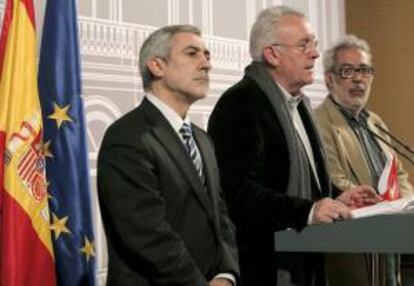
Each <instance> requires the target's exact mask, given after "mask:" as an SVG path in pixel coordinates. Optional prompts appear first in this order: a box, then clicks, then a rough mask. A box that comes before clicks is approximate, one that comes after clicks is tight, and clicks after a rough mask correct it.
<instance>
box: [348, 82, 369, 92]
mask: <svg viewBox="0 0 414 286" xmlns="http://www.w3.org/2000/svg"><path fill="white" fill-rule="evenodd" d="M349 90H350V91H363V92H364V91H365V90H366V86H365V85H363V84H355V85H353V86H352V87H351V88H350V89H349Z"/></svg>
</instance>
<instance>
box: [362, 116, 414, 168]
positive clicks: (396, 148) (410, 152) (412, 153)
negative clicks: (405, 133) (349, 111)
mask: <svg viewBox="0 0 414 286" xmlns="http://www.w3.org/2000/svg"><path fill="white" fill-rule="evenodd" d="M361 115H362V116H363V117H364V119H363V120H362V122H363V124H361V125H362V126H363V127H364V129H366V130H367V131H368V132H369V133H370V134H371V135H372V136H374V137H375V138H377V139H378V140H380V141H381V142H382V143H384V144H385V145H387V146H388V147H390V148H391V149H393V150H394V151H395V152H396V153H397V154H399V155H401V156H402V157H404V158H405V159H407V161H409V162H410V163H411V164H412V165H414V160H413V159H412V158H411V157H410V156H414V150H413V149H412V148H411V147H410V146H408V145H407V144H405V143H404V142H402V141H401V140H400V139H398V138H397V137H396V136H395V135H394V134H392V133H391V132H389V131H388V130H387V129H385V128H384V127H382V126H381V125H379V124H378V123H375V124H374V125H375V127H377V128H378V129H379V130H380V131H381V132H383V133H385V134H386V135H388V136H389V137H390V138H391V139H392V140H393V141H394V142H395V143H397V144H398V145H394V144H392V143H391V142H389V141H387V140H386V139H385V138H383V137H382V136H380V135H378V134H377V133H376V132H374V131H372V130H371V128H369V126H368V124H367V119H368V117H369V114H368V113H363V112H362V113H361ZM401 147H403V148H404V150H406V152H408V154H406V153H405V152H404V151H402V150H401ZM409 155H410V156H409Z"/></svg>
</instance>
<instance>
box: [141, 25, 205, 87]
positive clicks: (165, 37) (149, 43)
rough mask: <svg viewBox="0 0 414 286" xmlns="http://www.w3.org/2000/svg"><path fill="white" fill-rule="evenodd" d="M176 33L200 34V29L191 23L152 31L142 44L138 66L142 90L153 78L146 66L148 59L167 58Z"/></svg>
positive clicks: (148, 85)
mask: <svg viewBox="0 0 414 286" xmlns="http://www.w3.org/2000/svg"><path fill="white" fill-rule="evenodd" d="M178 33H192V34H195V35H198V36H201V31H200V29H198V28H197V27H195V26H193V25H172V26H165V27H162V28H160V29H158V30H156V31H154V32H153V33H151V34H150V35H149V36H148V38H147V39H146V40H145V41H144V43H143V44H142V46H141V49H140V51H139V61H138V66H139V70H140V73H141V78H142V85H143V87H144V90H148V89H149V87H150V85H151V83H152V81H153V80H154V75H153V74H152V73H151V71H150V70H149V69H148V67H147V62H148V60H149V59H151V58H154V57H157V58H162V59H167V58H168V56H169V54H170V50H171V40H172V37H173V36H174V35H176V34H178Z"/></svg>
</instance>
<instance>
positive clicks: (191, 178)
mask: <svg viewBox="0 0 414 286" xmlns="http://www.w3.org/2000/svg"><path fill="white" fill-rule="evenodd" d="M143 104H145V105H146V106H145V108H144V110H145V111H146V114H147V117H148V118H149V119H150V121H151V122H152V124H153V129H152V132H153V134H154V137H156V138H157V140H158V141H159V142H160V144H161V145H162V146H163V147H164V148H165V149H166V150H167V152H168V153H169V154H170V156H171V157H172V158H173V160H174V162H175V163H176V164H177V167H178V168H179V169H180V170H181V171H182V173H183V176H184V177H185V178H186V179H187V180H188V182H189V183H190V185H191V187H192V189H193V191H194V194H195V196H196V197H197V199H198V200H199V202H200V204H201V205H202V207H203V208H204V210H205V211H206V213H207V214H208V215H209V217H210V218H211V219H212V217H213V216H212V210H211V206H210V203H209V199H208V197H207V195H206V193H205V190H204V187H203V185H202V184H201V180H200V178H199V176H198V174H197V171H196V170H195V167H194V165H193V162H192V161H191V158H190V156H189V155H188V153H187V151H186V150H185V147H184V145H183V144H182V142H181V141H180V138H178V136H177V134H176V132H175V131H174V130H173V128H172V127H171V125H170V124H169V123H168V121H167V120H166V119H165V118H164V116H163V115H162V114H161V112H159V110H158V109H157V108H155V107H154V106H153V105H152V104H151V103H150V102H148V101H146V100H145V101H144V102H143Z"/></svg>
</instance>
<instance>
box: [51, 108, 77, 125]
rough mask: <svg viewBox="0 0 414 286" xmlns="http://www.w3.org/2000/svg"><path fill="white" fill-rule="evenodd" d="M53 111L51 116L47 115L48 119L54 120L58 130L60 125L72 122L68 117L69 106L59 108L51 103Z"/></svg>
mask: <svg viewBox="0 0 414 286" xmlns="http://www.w3.org/2000/svg"><path fill="white" fill-rule="evenodd" d="M53 106H54V109H55V111H54V112H53V114H51V115H49V116H48V118H50V119H54V120H56V124H57V126H58V129H59V128H60V125H62V123H63V122H65V121H69V122H72V121H73V120H72V118H70V116H69V115H68V110H69V108H70V105H66V106H64V107H60V106H59V105H57V104H56V103H53Z"/></svg>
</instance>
